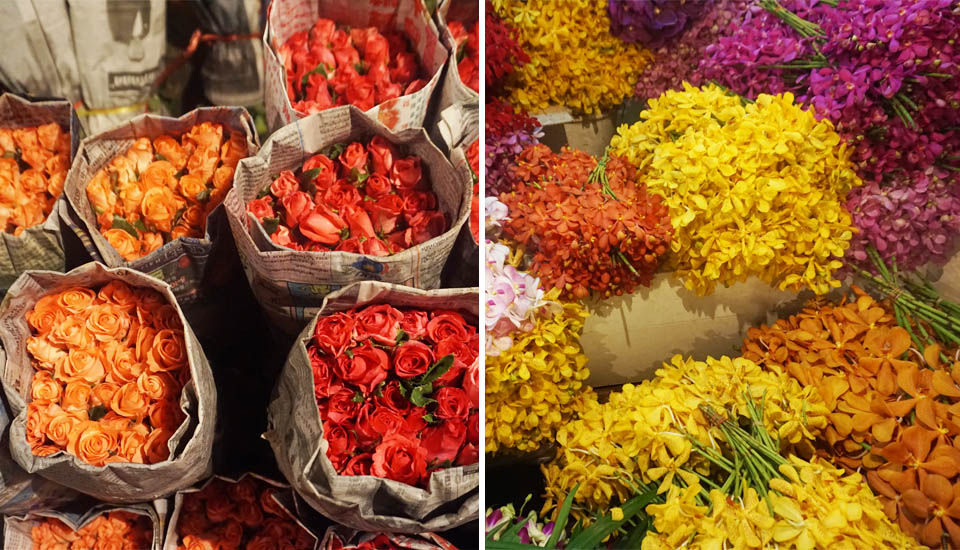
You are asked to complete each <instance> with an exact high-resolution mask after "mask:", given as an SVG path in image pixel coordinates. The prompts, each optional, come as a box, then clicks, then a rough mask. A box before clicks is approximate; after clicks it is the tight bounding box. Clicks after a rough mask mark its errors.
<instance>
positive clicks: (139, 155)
mask: <svg viewBox="0 0 960 550" xmlns="http://www.w3.org/2000/svg"><path fill="white" fill-rule="evenodd" d="M121 158H126V159H127V160H128V161H129V163H130V165H131V167H134V168H136V169H137V172H138V173H140V174H142V173H144V172H145V171H146V170H147V167H148V166H150V163H151V162H153V145H152V144H151V143H150V138H146V137H142V138H138V139H137V141H135V142H133V145H131V146H130V148H129V149H127V154H126V155H124V156H123V157H121Z"/></svg>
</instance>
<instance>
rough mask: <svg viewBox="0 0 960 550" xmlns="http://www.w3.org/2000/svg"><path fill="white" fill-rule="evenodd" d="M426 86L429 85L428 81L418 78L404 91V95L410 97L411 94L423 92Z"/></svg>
mask: <svg viewBox="0 0 960 550" xmlns="http://www.w3.org/2000/svg"><path fill="white" fill-rule="evenodd" d="M426 85H427V81H426V80H424V79H422V78H418V79H416V80H414V81H413V82H411V83H410V84H409V85H407V87H406V88H405V89H404V90H403V95H410V94H414V93H417V92H419V91H420V90H422V89H423V88H424V86H426Z"/></svg>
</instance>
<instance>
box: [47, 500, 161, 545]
mask: <svg viewBox="0 0 960 550" xmlns="http://www.w3.org/2000/svg"><path fill="white" fill-rule="evenodd" d="M30 535H31V538H32V539H33V548H34V549H35V550H144V549H145V548H151V547H152V546H153V526H152V525H151V523H150V518H148V517H147V516H142V515H139V514H134V513H132V512H125V511H122V510H121V511H117V512H108V513H106V514H103V515H101V516H97V517H96V518H94V519H93V521H91V522H90V523H88V524H86V525H84V526H83V527H81V528H80V529H79V530H77V531H74V530H73V529H71V528H70V527H68V526H67V524H65V523H63V522H62V521H60V520H59V519H56V518H44V519H43V520H42V521H41V522H40V523H38V524H37V525H36V526H34V528H33V530H32V531H31V532H30Z"/></svg>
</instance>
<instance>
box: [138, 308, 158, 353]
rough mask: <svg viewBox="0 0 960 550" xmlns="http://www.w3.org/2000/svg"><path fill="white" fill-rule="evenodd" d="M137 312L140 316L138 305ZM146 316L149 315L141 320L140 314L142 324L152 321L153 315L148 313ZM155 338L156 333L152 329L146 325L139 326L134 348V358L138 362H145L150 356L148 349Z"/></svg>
mask: <svg viewBox="0 0 960 550" xmlns="http://www.w3.org/2000/svg"><path fill="white" fill-rule="evenodd" d="M137 310H138V314H140V311H141V306H140V305H139V304H138V305H137ZM147 315H149V318H148V319H143V315H142V314H141V319H142V322H144V323H148V322H151V321H152V318H153V314H152V313H148V314H147ZM156 336H157V331H156V330H154V329H153V327H150V326H147V325H141V326H140V332H139V333H138V334H137V344H136V347H135V348H134V349H135V350H136V352H137V353H136V357H137V360H138V361H146V360H147V358H148V357H149V356H150V349H151V348H152V347H153V340H154V338H156Z"/></svg>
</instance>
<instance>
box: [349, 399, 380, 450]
mask: <svg viewBox="0 0 960 550" xmlns="http://www.w3.org/2000/svg"><path fill="white" fill-rule="evenodd" d="M374 408H375V405H374V404H373V403H370V402H368V403H365V404H364V405H363V406H362V407H360V410H359V411H358V412H357V421H356V423H355V424H354V432H356V434H357V442H358V445H359V447H360V448H361V449H366V448H371V447H374V446H375V445H376V444H377V443H379V442H380V439H381V434H380V433H379V432H377V431H376V430H375V429H374V428H373V426H372V425H371V424H370V416H371V415H372V414H373V411H374Z"/></svg>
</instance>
